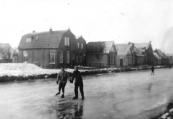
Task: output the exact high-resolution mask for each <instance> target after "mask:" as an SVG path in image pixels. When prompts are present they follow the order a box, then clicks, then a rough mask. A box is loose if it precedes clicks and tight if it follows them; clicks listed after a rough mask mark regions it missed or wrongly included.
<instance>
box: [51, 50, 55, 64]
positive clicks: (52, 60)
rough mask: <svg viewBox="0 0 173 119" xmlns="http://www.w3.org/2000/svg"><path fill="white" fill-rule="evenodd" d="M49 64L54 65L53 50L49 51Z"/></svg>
mask: <svg viewBox="0 0 173 119" xmlns="http://www.w3.org/2000/svg"><path fill="white" fill-rule="evenodd" d="M50 64H55V50H51V51H50Z"/></svg>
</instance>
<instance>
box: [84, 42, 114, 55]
mask: <svg viewBox="0 0 173 119" xmlns="http://www.w3.org/2000/svg"><path fill="white" fill-rule="evenodd" d="M113 45H114V42H113V41H101V42H89V43H88V44H87V49H88V50H87V52H88V53H109V52H110V51H111V48H112V46H113Z"/></svg>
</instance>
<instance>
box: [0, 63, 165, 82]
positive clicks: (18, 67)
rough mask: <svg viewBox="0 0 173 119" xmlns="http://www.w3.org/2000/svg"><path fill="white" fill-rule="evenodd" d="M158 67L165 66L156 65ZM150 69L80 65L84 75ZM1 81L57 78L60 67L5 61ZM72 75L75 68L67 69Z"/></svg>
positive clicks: (0, 67) (0, 75)
mask: <svg viewBox="0 0 173 119" xmlns="http://www.w3.org/2000/svg"><path fill="white" fill-rule="evenodd" d="M155 68H156V69H160V68H164V66H156V67H155ZM140 70H150V66H138V67H123V68H91V67H81V66H79V71H80V72H81V74H82V75H92V74H100V73H120V72H129V71H140ZM0 71H1V72H0V82H11V81H26V80H34V79H44V78H56V77H57V74H58V72H60V69H42V68H40V67H38V66H36V65H34V64H28V63H16V64H13V63H5V64H0ZM66 71H67V72H69V74H70V75H71V74H72V72H73V69H66Z"/></svg>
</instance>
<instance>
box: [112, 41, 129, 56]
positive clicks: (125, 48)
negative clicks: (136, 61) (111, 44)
mask: <svg viewBox="0 0 173 119" xmlns="http://www.w3.org/2000/svg"><path fill="white" fill-rule="evenodd" d="M115 46H116V49H117V54H118V55H127V54H128V53H129V50H130V46H129V45H128V44H116V45H115Z"/></svg>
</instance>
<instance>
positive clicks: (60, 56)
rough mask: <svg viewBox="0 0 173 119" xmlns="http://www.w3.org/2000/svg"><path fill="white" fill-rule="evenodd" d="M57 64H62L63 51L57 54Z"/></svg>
mask: <svg viewBox="0 0 173 119" xmlns="http://www.w3.org/2000/svg"><path fill="white" fill-rule="evenodd" d="M59 63H63V51H60V53H59Z"/></svg>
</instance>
